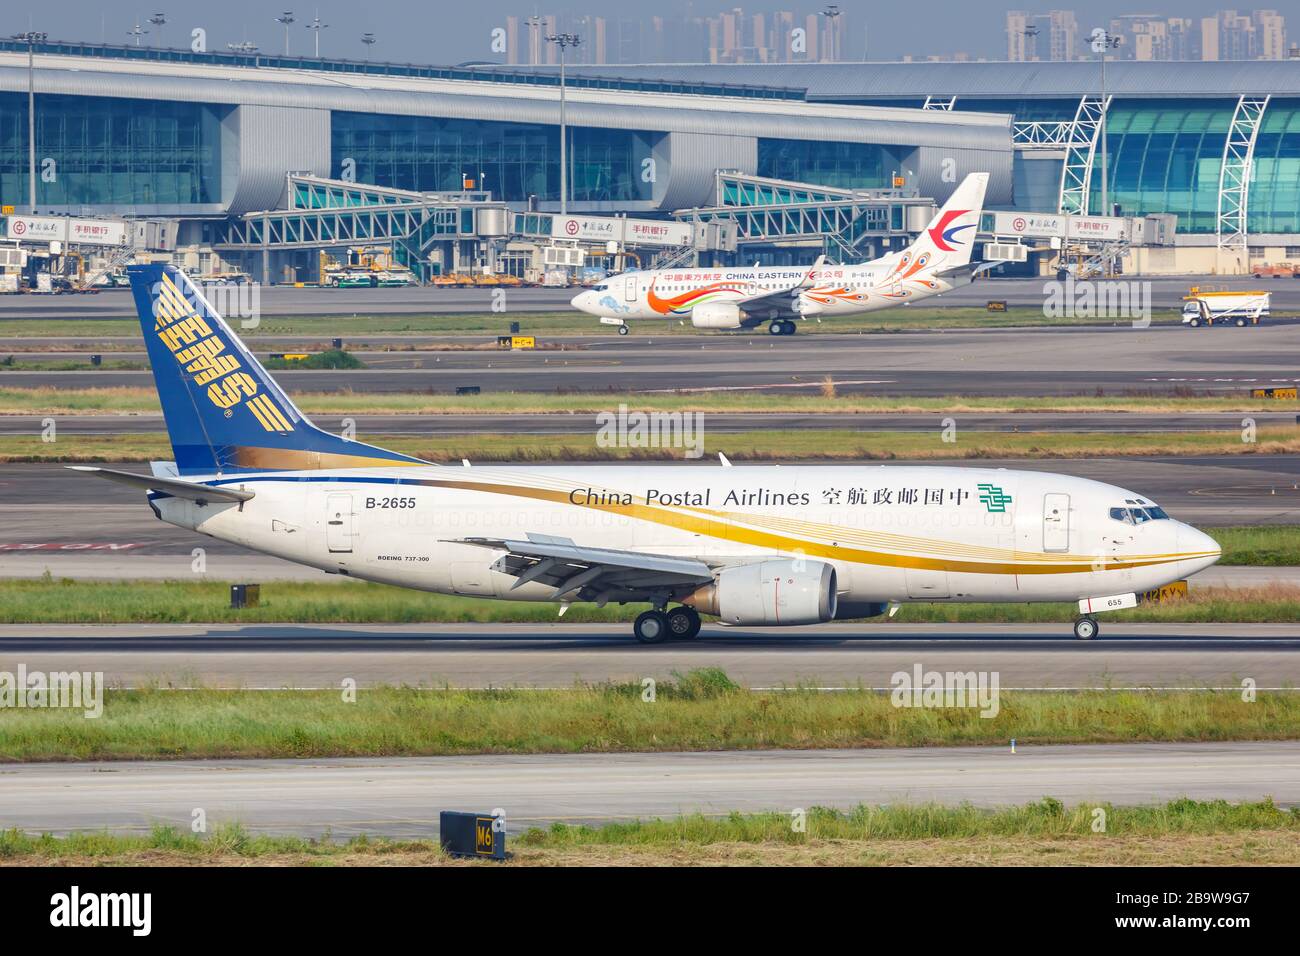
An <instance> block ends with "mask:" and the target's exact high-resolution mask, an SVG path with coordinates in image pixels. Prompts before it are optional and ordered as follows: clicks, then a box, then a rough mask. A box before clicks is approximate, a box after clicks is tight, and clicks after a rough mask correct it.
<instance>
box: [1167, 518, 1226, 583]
mask: <svg viewBox="0 0 1300 956" xmlns="http://www.w3.org/2000/svg"><path fill="white" fill-rule="evenodd" d="M1178 551H1179V552H1180V553H1181V554H1189V555H1196V557H1192V558H1188V560H1189V561H1192V562H1194V563H1195V564H1196V565H1197V567H1196V570H1197V571H1202V570H1204V569H1205V568H1208V567H1209V566H1210V565H1212V564H1214V563H1215V562H1216V561H1218V560H1219V558H1220V557H1221V556H1222V554H1223V549H1222V548H1221V547H1220V546H1219V542H1217V541H1215V540H1214V539H1213V538H1211V537H1210V536H1209V535H1208V534H1206V533H1205V532H1204V531H1200V530H1198V529H1196V528H1193V527H1192V526H1191V525H1189V524H1179V526H1178Z"/></svg>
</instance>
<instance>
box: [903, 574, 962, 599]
mask: <svg viewBox="0 0 1300 956" xmlns="http://www.w3.org/2000/svg"><path fill="white" fill-rule="evenodd" d="M903 577H904V578H905V579H906V581H907V596H908V597H909V598H912V599H913V600H917V601H938V600H942V599H944V598H948V597H951V596H952V595H951V594H950V593H949V591H948V572H947V571H935V570H932V569H929V568H905V569H904V570H903Z"/></svg>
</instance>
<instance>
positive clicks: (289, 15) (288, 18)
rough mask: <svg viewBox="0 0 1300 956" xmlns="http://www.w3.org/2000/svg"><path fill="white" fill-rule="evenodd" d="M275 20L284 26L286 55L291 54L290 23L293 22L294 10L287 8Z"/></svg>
mask: <svg viewBox="0 0 1300 956" xmlns="http://www.w3.org/2000/svg"><path fill="white" fill-rule="evenodd" d="M275 22H276V23H278V24H280V25H281V26H282V27H284V55H285V56H288V55H289V24H291V23H293V22H294V20H293V11H292V10H286V11H284V13H282V14H280V15H279V16H278V17H276V18H275Z"/></svg>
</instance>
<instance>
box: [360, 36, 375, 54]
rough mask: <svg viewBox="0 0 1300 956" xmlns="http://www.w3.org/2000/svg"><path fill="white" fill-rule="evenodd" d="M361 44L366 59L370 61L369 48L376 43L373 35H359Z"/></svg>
mask: <svg viewBox="0 0 1300 956" xmlns="http://www.w3.org/2000/svg"><path fill="white" fill-rule="evenodd" d="M361 42H362V43H364V44H365V45H366V59H367V60H369V59H370V48H371V47H372V46H374V45H375V43H376V42H377V41H376V40H375V35H374V34H373V33H363V34H361Z"/></svg>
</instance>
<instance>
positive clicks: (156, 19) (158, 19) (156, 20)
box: [149, 11, 167, 46]
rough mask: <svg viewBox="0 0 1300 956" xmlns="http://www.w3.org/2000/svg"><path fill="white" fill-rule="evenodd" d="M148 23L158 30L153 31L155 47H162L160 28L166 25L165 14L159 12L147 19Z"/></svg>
mask: <svg viewBox="0 0 1300 956" xmlns="http://www.w3.org/2000/svg"><path fill="white" fill-rule="evenodd" d="M149 22H150V23H152V24H153V25H154V26H155V27H157V28H158V29H156V30H154V39H156V40H157V41H158V42H157V43H156V44H155V46H162V42H163V35H162V28H163V26H164V25H165V24H166V23H167V14H165V13H163V12H161V11H159V12H158V13H155V14H154V15H153V16H151V17H150V18H149Z"/></svg>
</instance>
